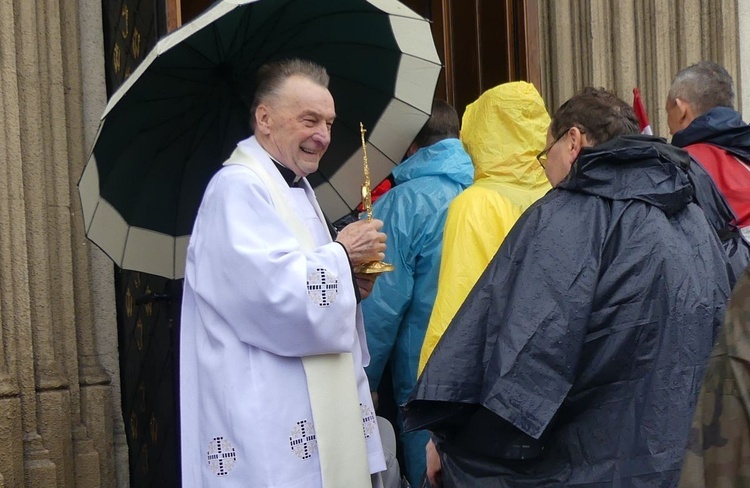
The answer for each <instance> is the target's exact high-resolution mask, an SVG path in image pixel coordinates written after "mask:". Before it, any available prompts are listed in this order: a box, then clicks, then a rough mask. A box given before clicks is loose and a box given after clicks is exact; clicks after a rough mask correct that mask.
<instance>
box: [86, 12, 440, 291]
mask: <svg viewBox="0 0 750 488" xmlns="http://www.w3.org/2000/svg"><path fill="white" fill-rule="evenodd" d="M291 57H299V58H304V59H309V60H311V61H315V62H317V63H319V64H321V65H322V66H325V67H326V69H327V70H328V73H329V75H330V77H331V82H330V85H329V89H330V91H331V93H332V95H333V97H334V100H335V103H336V113H337V118H336V121H335V122H334V124H333V128H332V142H331V145H330V146H329V148H328V152H327V153H326V155H325V157H324V158H323V159H322V161H321V164H320V168H319V170H318V172H317V173H315V174H313V175H311V176H310V178H309V179H310V181H311V183H312V184H313V186H314V187H316V193H317V195H318V199H319V201H320V204H321V206H322V208H323V211H324V212H326V214H327V216H328V217H329V218H330V219H331V220H335V219H337V218H339V217H341V216H343V215H345V214H346V213H348V212H350V211H351V210H352V209H354V208H355V207H356V205H357V204H358V203H359V199H360V185H361V183H362V181H363V178H364V176H363V173H362V171H363V169H362V155H361V151H360V148H361V142H360V133H359V123H360V122H363V123H364V125H365V127H366V128H367V129H368V140H367V144H368V147H367V154H368V160H369V163H370V171H371V176H372V179H373V180H374V181H380V180H381V179H383V178H384V177H385V176H386V175H387V174H388V173H389V172H390V170H391V169H392V168H393V166H394V165H395V164H397V163H398V162H399V161H400V160H401V158H402V156H403V154H404V152H405V151H406V149H407V147H408V146H409V144H410V143H411V142H412V140H413V138H414V137H415V136H416V134H417V132H419V130H420V128H421V127H422V125H424V123H425V122H426V120H427V118H428V116H429V112H430V108H431V104H432V98H433V96H434V92H435V86H436V84H437V79H438V76H439V74H440V69H441V65H440V61H439V59H438V56H437V53H436V51H435V46H434V42H433V40H432V36H431V33H430V28H429V24H428V23H427V21H426V20H425V19H423V18H422V17H420V16H419V15H417V14H415V13H414V12H412V11H411V10H409V9H408V8H407V7H405V6H404V5H402V4H401V3H400V2H398V1H397V0H224V1H222V2H218V3H216V4H215V5H214V6H213V7H211V8H210V9H209V10H207V11H206V12H205V13H204V14H203V15H201V16H200V17H198V18H196V19H195V20H193V21H192V22H190V23H189V24H186V25H184V26H183V27H181V28H180V29H178V30H177V31H175V32H173V33H172V34H170V35H168V36H166V37H164V38H163V39H162V40H160V41H159V42H158V43H157V45H156V46H155V47H154V49H153V50H152V51H151V52H150V53H149V55H148V56H147V57H146V58H145V59H144V61H143V62H142V63H141V65H140V66H139V67H138V68H137V69H136V70H135V71H134V72H133V74H132V75H131V76H130V78H128V80H127V81H126V82H125V83H124V84H123V85H122V86H121V87H120V88H119V89H118V90H117V92H115V94H114V95H113V96H112V98H111V99H110V101H109V103H108V105H107V107H106V109H105V111H104V115H103V117H102V123H101V125H100V128H99V133H98V135H97V138H96V142H95V145H94V148H93V151H92V154H91V157H90V159H89V161H88V164H87V165H86V168H85V169H84V172H83V175H82V176H81V180H80V182H79V194H80V197H81V203H82V207H83V216H84V221H85V227H86V234H87V236H88V237H89V239H91V240H92V241H93V242H94V243H95V244H96V245H98V246H99V247H100V248H101V249H102V250H104V252H106V253H107V254H108V255H109V256H110V257H111V258H112V259H113V260H114V261H115V263H117V265H118V266H120V267H122V268H124V269H131V270H137V271H144V272H147V273H152V274H157V275H160V276H164V277H167V278H181V277H182V275H183V271H184V261H185V255H186V249H187V243H188V240H189V237H190V232H191V231H192V226H193V221H194V220H195V216H196V212H197V210H198V206H199V204H200V201H201V198H202V196H203V191H204V190H205V187H206V185H207V184H208V181H209V180H210V178H211V177H212V176H213V174H214V173H215V172H216V171H217V170H218V169H219V168H220V167H221V164H222V163H223V162H224V160H226V159H227V157H228V156H229V155H230V154H231V152H232V151H233V150H234V148H235V145H236V143H237V142H238V141H240V140H241V139H244V138H246V137H248V136H249V135H250V134H251V133H252V132H251V129H250V124H249V121H250V113H249V110H248V106H249V105H250V102H251V101H252V96H253V93H254V86H253V84H254V81H255V72H256V71H257V69H258V68H259V67H260V66H261V65H262V64H264V63H266V62H269V61H274V60H278V59H284V58H291Z"/></svg>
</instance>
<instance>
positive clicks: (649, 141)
mask: <svg viewBox="0 0 750 488" xmlns="http://www.w3.org/2000/svg"><path fill="white" fill-rule="evenodd" d="M689 167H690V155H689V154H688V153H687V152H685V151H683V150H682V149H679V148H676V147H674V146H672V145H670V144H667V143H666V141H665V140H664V139H662V138H657V137H652V136H641V135H632V136H620V137H616V138H614V139H612V140H610V141H608V142H606V143H604V144H599V145H597V146H594V147H590V148H584V149H583V150H582V151H581V154H580V155H579V156H578V159H577V160H576V161H575V162H574V163H573V167H572V168H571V171H570V174H569V175H568V177H567V178H566V179H565V180H563V181H562V182H561V183H560V185H558V188H563V189H566V190H570V191H575V192H580V193H587V194H590V195H596V196H600V197H604V198H608V199H610V200H640V201H643V202H646V203H648V204H650V205H653V206H655V207H657V208H659V209H661V210H662V211H663V212H664V213H665V214H667V215H673V214H675V213H677V212H679V211H680V210H682V209H683V208H685V207H686V206H687V205H688V204H689V203H690V202H691V201H692V200H693V193H694V191H693V186H692V185H691V183H690V180H689V178H688V175H687V170H688V169H689Z"/></svg>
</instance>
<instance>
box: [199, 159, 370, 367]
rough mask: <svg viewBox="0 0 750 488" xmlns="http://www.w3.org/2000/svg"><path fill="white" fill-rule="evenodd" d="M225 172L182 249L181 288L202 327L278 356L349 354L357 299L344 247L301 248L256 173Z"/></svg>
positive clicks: (211, 190)
mask: <svg viewBox="0 0 750 488" xmlns="http://www.w3.org/2000/svg"><path fill="white" fill-rule="evenodd" d="M228 170H229V168H225V169H224V170H222V171H220V172H219V173H218V174H217V175H216V176H215V177H214V180H212V182H211V184H209V187H208V188H207V190H206V194H205V196H204V199H203V202H202V204H201V208H200V210H199V216H198V219H197V220H196V225H195V229H194V230H193V235H192V237H191V243H190V249H189V250H188V267H187V270H186V286H191V287H192V289H193V292H194V295H195V300H196V311H197V313H199V314H200V315H201V320H202V322H203V323H204V324H207V325H206V328H207V329H209V330H213V332H214V333H215V334H219V333H220V329H222V328H224V329H226V328H229V329H231V330H233V331H234V334H236V336H237V337H238V338H239V339H240V340H241V341H243V342H245V343H247V344H250V345H252V346H255V347H257V348H260V349H263V350H265V351H268V352H271V353H273V354H277V355H280V356H290V357H302V356H308V355H315V354H328V353H341V352H351V350H352V348H353V347H354V343H355V335H356V332H355V314H356V309H357V305H356V298H355V294H354V288H353V282H352V274H351V267H350V265H349V260H348V258H347V256H346V252H345V251H344V249H343V248H342V247H341V246H340V245H339V244H336V243H333V242H332V243H329V244H325V245H323V246H320V247H318V248H316V249H314V250H313V251H312V252H309V253H306V252H304V251H303V250H302V248H301V247H300V245H299V243H298V241H297V239H296V238H295V236H294V234H293V232H292V230H291V229H290V228H289V227H288V225H287V224H286V223H284V222H283V221H281V219H280V218H279V217H278V214H277V213H276V211H275V209H274V207H273V204H272V202H271V197H270V196H269V195H268V192H267V190H266V189H265V187H264V186H263V184H262V183H261V182H260V181H259V180H258V178H257V177H256V176H255V175H253V173H252V172H250V171H247V170H245V169H244V168H239V167H233V169H231V170H229V171H228Z"/></svg>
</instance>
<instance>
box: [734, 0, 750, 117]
mask: <svg viewBox="0 0 750 488" xmlns="http://www.w3.org/2000/svg"><path fill="white" fill-rule="evenodd" d="M737 18H738V19H739V35H740V42H739V49H740V54H739V56H740V60H745V61H744V62H741V63H740V68H739V71H740V76H739V82H738V83H739V85H740V90H739V91H740V93H739V94H738V95H739V96H738V98H739V107H740V111H741V112H742V114H743V118H744V120H745V121H747V120H748V119H750V2H746V1H741V2H739V3H738V4H737Z"/></svg>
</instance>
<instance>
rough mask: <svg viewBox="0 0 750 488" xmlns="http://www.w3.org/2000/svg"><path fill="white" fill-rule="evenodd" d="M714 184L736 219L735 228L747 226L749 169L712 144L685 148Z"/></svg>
mask: <svg viewBox="0 0 750 488" xmlns="http://www.w3.org/2000/svg"><path fill="white" fill-rule="evenodd" d="M683 149H685V150H686V151H687V152H689V153H690V155H691V156H693V157H694V158H695V159H696V160H697V161H698V162H699V163H700V164H701V166H703V167H704V168H705V169H706V171H707V172H708V173H709V174H710V175H711V178H712V179H713V180H714V183H716V187H717V188H718V189H719V191H720V192H721V194H722V195H724V198H725V199H726V201H727V203H728V204H729V206H730V207H731V209H732V211H734V214H735V216H736V217H737V221H736V225H737V227H739V228H743V227H749V226H750V165H748V163H746V162H743V161H741V160H740V159H739V158H737V157H736V156H734V155H732V154H730V153H728V152H727V151H725V150H724V149H722V148H720V147H718V146H714V145H713V144H707V143H697V144H691V145H688V146H685V147H684V148H683Z"/></svg>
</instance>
